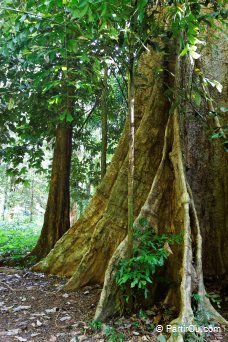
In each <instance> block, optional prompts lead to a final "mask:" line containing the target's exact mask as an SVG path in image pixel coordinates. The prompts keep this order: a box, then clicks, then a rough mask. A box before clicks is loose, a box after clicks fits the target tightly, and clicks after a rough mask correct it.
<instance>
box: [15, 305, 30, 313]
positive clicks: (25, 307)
mask: <svg viewBox="0 0 228 342" xmlns="http://www.w3.org/2000/svg"><path fill="white" fill-rule="evenodd" d="M30 308H31V305H19V306H17V307H16V308H14V309H13V312H18V311H22V310H28V309H30Z"/></svg>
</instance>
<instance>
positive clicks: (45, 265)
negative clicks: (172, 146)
mask: <svg viewBox="0 0 228 342" xmlns="http://www.w3.org/2000/svg"><path fill="white" fill-rule="evenodd" d="M161 59H162V57H160V56H159V55H154V56H153V59H151V55H150V54H148V55H147V56H145V58H144V59H143V60H142V61H141V63H140V70H141V72H140V74H139V75H138V77H137V80H138V87H137V91H136V96H137V99H138V105H137V107H136V109H135V129H136V138H135V139H136V141H135V163H136V164H137V168H136V170H135V203H134V217H136V216H137V215H138V213H139V211H140V208H141V207H142V205H143V203H144V202H145V199H146V197H147V194H148V192H149V190H150V187H151V183H152V180H153V177H154V174H155V172H156V168H157V166H158V164H159V161H160V158H161V153H162V150H161V145H162V140H163V136H164V130H165V126H166V122H167V118H168V114H167V113H168V101H166V99H164V97H163V92H164V85H163V82H162V81H161V80H162V78H163V76H162V77H160V78H159V79H158V78H157V77H155V75H154V72H153V69H154V68H155V67H157V66H159V65H160V61H161ZM143 70H144V71H143ZM151 113H154V117H153V120H152V121H151ZM128 136H129V127H128V123H126V127H125V129H124V132H123V135H122V138H121V140H120V143H119V145H118V147H117V150H116V153H115V155H114V157H113V160H112V163H111V164H110V166H109V168H108V170H107V172H106V174H105V176H104V178H103V180H102V182H101V184H100V186H99V187H98V189H97V191H96V194H95V195H94V197H93V198H92V200H91V203H90V205H89V206H88V208H87V210H86V211H85V213H84V215H83V216H82V217H81V218H80V219H79V220H78V221H77V222H76V224H75V225H74V226H73V227H72V228H71V229H70V230H69V231H68V232H67V233H66V234H65V235H64V236H63V237H62V239H61V240H60V241H59V242H57V244H56V246H55V248H54V249H53V251H51V253H50V254H49V255H48V256H47V258H46V259H45V260H44V261H42V262H40V263H39V264H37V265H36V266H35V267H34V269H35V270H42V271H44V272H51V273H53V274H57V275H66V276H68V277H69V276H71V279H70V280H69V282H68V284H67V285H66V287H67V288H68V289H75V288H77V287H79V286H83V285H85V284H87V283H92V282H98V283H103V281H104V275H105V270H106V267H107V264H108V262H109V260H110V258H111V256H112V254H113V252H114V251H115V249H116V248H117V246H118V245H119V243H120V242H121V241H122V240H123V238H124V237H125V236H126V230H127V208H128V201H127V191H128V189H127V176H128ZM77 246H80V248H77Z"/></svg>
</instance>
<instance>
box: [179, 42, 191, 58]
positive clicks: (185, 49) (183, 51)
mask: <svg viewBox="0 0 228 342" xmlns="http://www.w3.org/2000/svg"><path fill="white" fill-rule="evenodd" d="M188 49H189V46H188V44H187V45H186V46H185V48H184V49H183V50H182V51H181V53H180V56H181V57H183V56H184V55H186V53H187V52H188Z"/></svg>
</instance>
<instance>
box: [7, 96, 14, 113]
mask: <svg viewBox="0 0 228 342" xmlns="http://www.w3.org/2000/svg"><path fill="white" fill-rule="evenodd" d="M13 107H14V99H13V98H12V97H11V98H10V99H9V103H8V110H11V109H13Z"/></svg>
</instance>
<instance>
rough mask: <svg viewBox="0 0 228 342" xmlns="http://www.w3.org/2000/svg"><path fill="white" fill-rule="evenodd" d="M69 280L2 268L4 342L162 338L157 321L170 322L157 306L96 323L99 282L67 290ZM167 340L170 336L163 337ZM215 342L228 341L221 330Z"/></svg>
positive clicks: (168, 312)
mask: <svg viewBox="0 0 228 342" xmlns="http://www.w3.org/2000/svg"><path fill="white" fill-rule="evenodd" d="M65 282H66V279H63V278H60V277H54V276H47V275H44V274H42V273H34V272H31V271H29V270H26V269H24V270H20V269H15V268H8V267H1V268H0V342H13V341H14V342H15V341H22V342H23V341H28V342H81V341H84V342H96V341H100V342H104V341H113V342H115V341H116V342H118V341H123V340H124V341H129V342H130V341H132V342H133V341H134V342H139V341H150V342H153V341H154V342H155V341H157V332H156V331H155V330H154V327H155V326H156V325H157V324H163V325H164V324H165V323H168V322H170V319H171V316H172V311H171V310H170V309H167V310H166V313H165V315H164V313H163V316H162V315H161V314H160V312H159V310H160V308H159V307H156V306H154V307H153V308H152V309H151V310H148V311H147V315H146V316H144V317H143V315H141V317H140V318H139V317H137V316H136V315H131V317H121V318H113V319H112V320H111V321H109V322H108V323H107V324H101V322H98V323H97V324H94V323H92V319H93V316H94V313H95V308H96V305H97V302H98V300H99V296H100V292H101V288H100V286H99V285H94V286H86V287H84V288H82V289H80V290H78V291H75V292H64V291H62V287H63V285H64V284H65ZM163 340H164V339H163ZM208 340H210V341H228V339H227V338H226V337H225V334H224V333H222V334H220V333H216V334H211V335H210V336H209V337H208Z"/></svg>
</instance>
